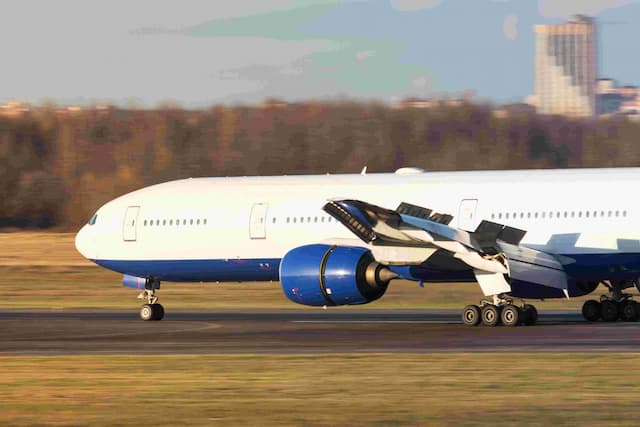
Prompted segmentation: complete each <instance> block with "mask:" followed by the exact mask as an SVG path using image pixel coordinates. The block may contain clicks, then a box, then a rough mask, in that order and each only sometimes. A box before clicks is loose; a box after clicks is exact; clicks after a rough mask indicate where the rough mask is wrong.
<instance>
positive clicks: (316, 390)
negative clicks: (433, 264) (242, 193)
mask: <svg viewBox="0 0 640 427" xmlns="http://www.w3.org/2000/svg"><path fill="white" fill-rule="evenodd" d="M0 365H1V366H2V369H1V370H0V384H2V387H1V388H0V424H2V425H7V426H11V425H45V424H46V425H74V426H82V425H87V426H98V425H105V426H110V425H121V426H124V425H146V424H152V425H171V426H176V425H189V426H195V425H214V426H215V425H225V426H226V425H246V426H281V425H285V426H288V425H296V426H332V425H343V426H370V425H373V426H399V425H411V426H422V425H540V426H542V425H554V426H558V425H572V426H573V425H592V426H595V425H617V426H624V425H628V426H632V425H637V423H638V420H637V399H636V395H637V387H638V386H637V383H638V375H637V372H638V371H640V358H639V357H638V356H637V355H603V354H599V355H598V354H589V355H577V354H564V355H527V354H480V355H477V354H476V355H468V354H448V355H384V354H367V355H340V354H338V355H323V356H322V357H318V356H316V355H297V356H252V355H244V356H237V355H231V356H229V355H222V356H179V357H178V356H136V357H127V356H64V357H0ZM577 373H580V375H578V374H577ZM621 373H625V374H622V375H621Z"/></svg>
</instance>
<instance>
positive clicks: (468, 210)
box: [458, 199, 478, 231]
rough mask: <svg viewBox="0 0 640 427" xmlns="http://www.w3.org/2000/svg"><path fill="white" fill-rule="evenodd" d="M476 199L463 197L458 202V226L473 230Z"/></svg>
mask: <svg viewBox="0 0 640 427" xmlns="http://www.w3.org/2000/svg"><path fill="white" fill-rule="evenodd" d="M477 206H478V199H464V200H462V201H461V202H460V210H459V212H458V228H461V229H463V230H467V231H473V230H474V229H475V227H476V207H477Z"/></svg>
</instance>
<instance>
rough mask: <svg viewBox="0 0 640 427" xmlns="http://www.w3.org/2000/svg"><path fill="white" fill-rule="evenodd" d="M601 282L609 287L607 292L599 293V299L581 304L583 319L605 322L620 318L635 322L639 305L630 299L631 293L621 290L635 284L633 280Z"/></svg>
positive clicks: (638, 316)
mask: <svg viewBox="0 0 640 427" xmlns="http://www.w3.org/2000/svg"><path fill="white" fill-rule="evenodd" d="M602 284H603V285H604V286H606V287H607V288H608V289H609V293H608V294H607V295H601V296H600V301H597V300H594V299H590V300H588V301H587V302H585V303H584V304H583V305H582V317H584V318H585V320H587V321H589V322H595V321H597V320H600V319H602V320H604V321H605V322H615V321H616V320H618V319H621V320H624V321H625V322H635V321H637V320H639V319H640V305H639V304H638V303H637V302H636V301H634V300H632V299H631V298H632V297H633V295H631V294H626V293H623V292H622V291H623V290H624V289H626V288H630V287H632V286H634V285H636V283H635V282H628V281H616V282H614V281H606V282H602ZM636 287H637V285H636Z"/></svg>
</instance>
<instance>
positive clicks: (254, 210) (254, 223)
mask: <svg viewBox="0 0 640 427" xmlns="http://www.w3.org/2000/svg"><path fill="white" fill-rule="evenodd" d="M268 207H269V205H267V204H266V203H254V205H253V206H252V207H251V219H250V220H249V237H251V238H252V239H265V238H266V237H267V208H268Z"/></svg>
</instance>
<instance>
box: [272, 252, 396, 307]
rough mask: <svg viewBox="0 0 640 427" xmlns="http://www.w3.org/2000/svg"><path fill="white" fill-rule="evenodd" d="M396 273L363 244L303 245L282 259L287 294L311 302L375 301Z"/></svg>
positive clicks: (291, 298) (281, 265)
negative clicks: (376, 258)
mask: <svg viewBox="0 0 640 427" xmlns="http://www.w3.org/2000/svg"><path fill="white" fill-rule="evenodd" d="M396 277H397V275H396V274H395V273H394V272H392V271H391V270H389V269H388V268H386V267H385V266H383V265H381V264H379V263H377V262H376V261H375V260H374V259H373V256H372V255H371V252H370V251H369V250H367V249H365V248H360V247H351V246H330V245H323V244H316V245H306V246H300V247H298V248H295V249H292V250H291V251H289V252H287V254H286V255H285V256H284V257H283V258H282V261H281V263H280V282H281V283H282V289H283V290H284V293H285V295H286V296H287V298H289V299H290V300H291V301H293V302H296V303H298V304H304V305H310V306H324V305H332V306H335V305H355V304H366V303H369V302H371V301H375V300H377V299H378V298H380V297H381V296H382V295H384V293H385V292H386V291H387V285H388V284H389V281H390V280H392V279H394V278H396Z"/></svg>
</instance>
